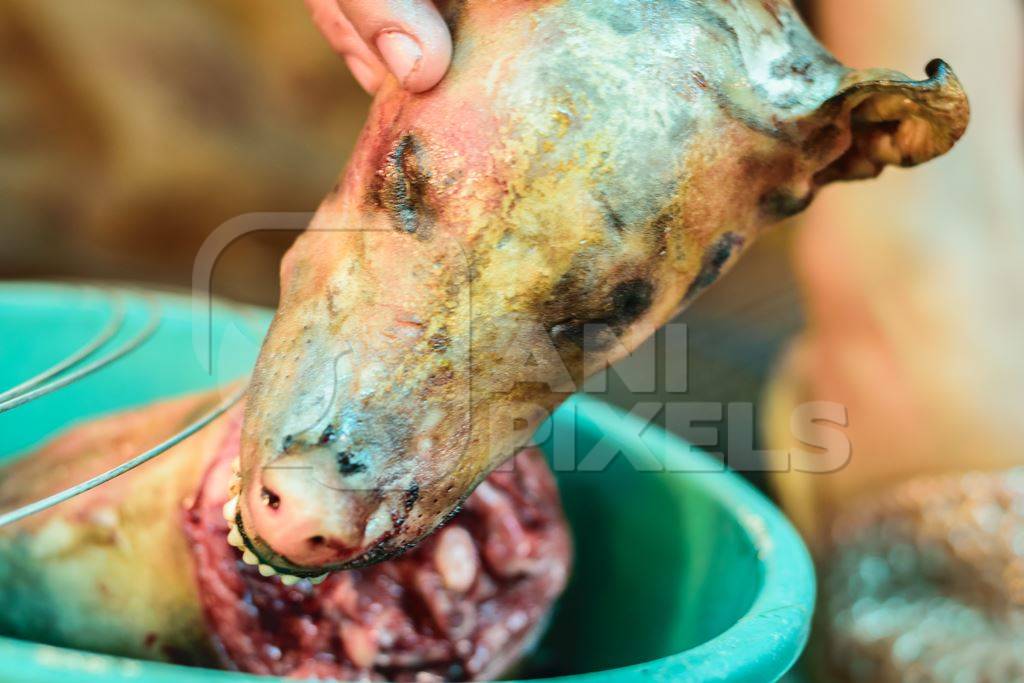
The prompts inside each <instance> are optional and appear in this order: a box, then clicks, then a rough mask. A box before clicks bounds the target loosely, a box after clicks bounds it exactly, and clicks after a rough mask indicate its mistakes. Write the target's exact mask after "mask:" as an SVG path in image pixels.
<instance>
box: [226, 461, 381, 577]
mask: <svg viewBox="0 0 1024 683" xmlns="http://www.w3.org/2000/svg"><path fill="white" fill-rule="evenodd" d="M361 498H362V496H361V495H360V493H359V492H349V491H336V490H333V489H330V488H328V487H326V486H324V485H322V484H319V483H318V482H317V481H316V480H315V477H314V476H313V473H312V471H311V470H310V469H308V468H274V467H268V468H265V469H264V470H263V471H262V472H261V473H260V475H259V476H258V477H257V478H256V481H255V482H254V485H253V486H252V487H251V488H250V489H249V491H248V492H247V495H246V501H245V502H246V506H247V508H248V513H249V515H248V522H249V524H248V527H249V528H248V529H247V532H248V533H251V534H252V535H253V536H255V537H257V538H258V539H259V540H261V541H263V542H264V543H265V544H267V545H268V546H270V548H271V549H272V550H273V551H274V552H276V553H277V554H279V555H281V556H283V557H284V558H285V559H286V560H288V561H289V562H291V563H292V564H295V565H298V566H302V567H320V566H326V565H332V564H339V563H342V562H345V561H346V560H350V559H353V558H355V557H356V556H358V555H360V554H362V553H363V552H365V550H366V549H365V548H363V547H362V545H363V542H364V537H365V531H366V523H365V520H366V519H367V517H366V514H365V512H363V508H364V504H365V502H366V501H363V500H361Z"/></svg>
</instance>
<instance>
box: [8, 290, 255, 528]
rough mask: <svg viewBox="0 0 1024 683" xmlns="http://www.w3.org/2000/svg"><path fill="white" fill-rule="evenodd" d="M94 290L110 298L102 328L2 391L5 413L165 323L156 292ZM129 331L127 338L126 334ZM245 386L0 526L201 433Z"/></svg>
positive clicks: (85, 372)
mask: <svg viewBox="0 0 1024 683" xmlns="http://www.w3.org/2000/svg"><path fill="white" fill-rule="evenodd" d="M81 286H82V287H84V288H87V289H91V290H93V291H94V292H95V293H96V294H98V295H99V296H101V297H104V298H105V299H106V300H107V301H109V311H110V313H109V317H108V319H107V320H105V321H104V323H103V324H102V327H101V328H100V329H99V331H98V332H97V333H96V334H95V335H94V336H93V337H92V338H91V339H90V340H89V341H87V342H86V343H84V344H83V345H81V346H80V347H78V348H76V349H74V350H73V351H71V352H70V353H68V354H67V355H66V356H64V357H63V358H59V359H56V360H55V361H54V362H53V363H52V364H50V365H49V366H48V367H47V368H45V369H44V370H42V371H41V372H38V373H36V374H35V375H33V376H32V377H30V378H28V379H26V380H24V381H21V382H19V383H18V384H17V385H15V386H13V387H10V388H8V389H3V390H2V391H0V414H3V413H6V412H8V411H11V410H14V409H16V408H18V407H20V406H23V405H25V404H27V403H29V402H31V401H35V400H37V399H40V398H42V397H44V396H47V395H49V394H52V393H54V392H57V391H59V390H61V389H64V388H66V387H68V386H70V385H71V384H73V383H75V382H78V381H80V380H82V379H84V378H85V377H87V376H89V375H91V374H93V373H96V372H99V371H101V370H103V369H105V368H108V367H110V366H112V365H113V364H115V363H117V362H118V361H120V360H123V359H124V358H126V357H127V356H128V355H129V354H131V353H132V352H134V351H137V350H138V349H140V348H141V347H142V346H143V345H145V344H146V343H147V341H149V340H150V339H152V337H153V335H154V334H155V333H156V331H157V329H158V328H159V326H160V322H161V307H160V301H159V299H158V297H157V296H155V295H154V294H153V293H151V292H145V291H141V290H128V289H125V288H113V287H101V286H90V285H81ZM129 291H130V292H131V293H132V294H134V295H137V296H138V298H139V300H141V301H142V302H144V306H145V319H144V322H143V323H142V325H141V327H140V328H139V329H138V330H137V331H135V332H131V331H130V330H128V329H127V328H126V313H125V310H126V301H125V297H126V294H127V293H128V292H129ZM126 333H127V336H126ZM245 388H246V387H245V386H244V383H243V386H241V387H240V388H239V389H237V390H235V391H233V392H232V393H231V394H230V395H228V396H227V397H226V398H225V399H224V400H223V401H221V402H220V403H219V404H218V405H217V406H215V407H214V408H213V409H211V410H210V411H208V412H207V413H205V414H204V415H202V416H201V417H199V418H198V419H196V420H195V421H193V422H192V423H190V424H189V425H187V426H186V427H185V428H183V429H181V430H180V431H178V432H177V433H175V434H173V435H171V436H170V437H169V438H167V439H165V440H164V441H163V442H161V443H160V444H158V445H156V446H154V447H153V448H150V449H149V450H147V451H145V452H143V453H139V454H138V455H136V456H134V457H132V458H129V459H128V460H126V461H125V462H123V463H121V464H120V465H118V466H117V467H114V468H111V469H109V470H107V471H105V472H102V473H100V474H98V475H96V476H94V477H92V478H90V479H87V480H86V481H83V482H81V483H79V484H76V485H74V486H71V487H69V488H66V489H64V490H62V491H59V492H57V493H55V494H53V495H51V496H47V497H45V498H42V499H40V500H37V501H35V502H32V503H29V504H27V505H24V506H21V507H18V508H15V509H13V510H10V511H7V512H3V513H0V527H3V526H7V525H9V524H13V523H15V522H18V521H20V520H22V519H25V518H26V517H29V516H30V515H34V514H36V513H39V512H42V511H43V510H46V509H48V508H51V507H53V506H54V505H58V504H59V503H62V502H64V501H67V500H70V499H72V498H74V497H75V496H78V495H80V494H82V493H85V492H86V491H89V490H91V489H94V488H96V487H98V486H101V485H103V484H105V483H107V482H109V481H111V480H112V479H115V478H116V477H119V476H120V475H122V474H124V473H126V472H129V471H131V470H133V469H135V468H136V467H139V466H140V465H142V464H144V463H146V462H149V461H150V460H152V459H154V458H156V457H157V456H159V455H161V454H163V453H165V452H166V451H168V450H169V449H171V448H172V447H174V446H175V445H177V444H179V443H181V442H182V441H184V440H185V439H187V438H189V437H190V436H192V435H193V434H195V433H196V432H198V431H200V430H201V429H203V428H204V427H206V426H207V425H209V424H210V423H211V422H213V421H214V420H216V419H217V418H218V417H220V416H221V415H223V414H224V413H225V412H227V411H228V410H229V409H230V408H231V407H232V406H234V405H235V404H236V403H238V402H239V401H240V400H241V398H242V396H243V395H244V393H245Z"/></svg>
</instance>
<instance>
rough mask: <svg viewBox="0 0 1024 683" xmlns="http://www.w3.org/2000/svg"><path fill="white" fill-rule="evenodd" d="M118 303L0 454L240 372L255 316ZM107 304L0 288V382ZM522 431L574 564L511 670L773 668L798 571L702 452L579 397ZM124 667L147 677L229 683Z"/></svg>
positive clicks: (24, 374)
mask: <svg viewBox="0 0 1024 683" xmlns="http://www.w3.org/2000/svg"><path fill="white" fill-rule="evenodd" d="M121 300H122V302H123V303H122V306H123V310H124V326H123V328H124V329H122V330H121V331H119V332H118V333H117V334H115V335H114V336H113V338H112V339H110V340H109V341H108V342H107V343H105V344H104V345H103V347H102V348H101V349H100V351H99V352H98V356H99V357H102V356H103V355H104V354H106V353H110V352H116V351H117V349H119V348H122V347H123V345H124V343H125V342H126V341H130V340H131V339H133V338H134V337H136V336H137V335H138V334H139V333H140V331H145V330H146V328H147V325H149V321H150V320H151V316H152V311H153V303H152V302H153V301H154V300H155V301H156V303H157V305H158V307H159V310H158V312H157V313H156V315H157V316H158V317H159V320H160V324H159V327H158V328H157V329H156V331H155V333H154V334H153V335H152V336H150V337H148V338H147V340H146V341H145V342H143V343H142V344H140V345H139V346H138V348H136V349H134V350H132V351H130V352H128V353H126V354H125V355H124V356H123V357H122V358H120V359H119V360H118V361H117V362H114V363H112V364H111V365H109V366H108V367H105V368H103V369H101V370H99V371H97V372H95V373H93V374H90V375H89V376H88V377H86V378H84V379H82V380H80V381H78V382H75V383H74V384H72V385H70V386H68V387H66V388H64V389H61V390H59V391H56V392H54V393H53V394H50V395H48V396H46V397H43V398H41V399H39V400H37V401H33V402H31V403H28V404H26V405H23V406H20V407H17V408H15V409H13V410H10V411H8V412H4V413H0V459H2V458H4V457H10V456H12V455H15V454H17V453H19V452H22V451H24V450H25V449H26V448H29V447H31V446H33V445H35V444H38V443H39V442H41V441H43V440H45V439H46V438H47V436H48V435H50V434H53V433H54V432H56V431H59V430H61V429H63V428H66V427H67V426H68V425H70V424H72V423H73V422H75V421H77V420H80V419H84V418H87V417H89V416H93V415H96V414H101V413H104V412H109V411H111V410H114V409H117V408H123V407H127V406H132V405H138V404H141V403H145V402H147V401H151V400H154V399H156V398H159V397H166V396H169V395H173V394H181V393H184V392H187V391H193V390H197V389H200V388H207V387H212V386H217V385H219V384H222V383H224V382H226V381H229V380H231V379H235V378H237V377H239V376H244V375H245V374H246V373H247V372H248V370H249V369H250V368H251V366H252V363H253V361H254V359H255V357H256V354H257V352H258V348H259V342H260V339H261V338H262V334H263V331H264V330H265V326H266V324H267V322H268V321H269V312H267V311H263V310H259V309H246V308H240V307H234V306H228V305H225V304H221V303H218V304H216V305H215V306H214V307H213V308H212V311H213V314H212V315H211V314H210V311H211V309H210V307H209V306H204V305H203V303H202V302H201V301H200V302H199V305H198V306H196V307H193V303H192V302H191V301H190V300H188V299H186V298H183V297H178V296H174V295H167V294H161V295H157V296H156V297H155V299H152V298H147V297H146V296H142V295H141V294H140V293H138V292H134V293H123V294H122V295H121ZM116 309H117V305H116V304H112V300H111V298H110V295H109V293H105V292H102V291H98V290H93V289H82V288H75V287H70V286H63V285H62V286H52V285H38V284H34V285H29V284H19V285H5V286H2V287H0V344H2V347H0V348H2V353H0V392H2V391H4V390H5V389H6V388H7V387H10V386H14V385H16V384H18V383H19V382H22V381H24V380H25V379H26V378H29V377H32V376H34V375H36V374H37V373H39V372H41V371H43V370H44V369H45V368H47V367H49V366H50V365H52V364H53V363H54V362H55V361H57V360H59V359H60V358H62V357H64V356H66V355H68V354H71V353H73V352H74V351H75V350H76V349H80V348H82V347H83V345H86V344H88V343H89V342H90V340H92V339H94V338H96V335H97V334H98V333H99V332H100V331H101V330H103V329H104V327H105V325H107V324H108V323H109V321H110V319H111V317H112V316H113V315H115V313H116ZM207 329H208V330H209V335H206V331H207ZM207 360H209V365H208V364H207ZM87 362H88V361H87ZM0 405H2V400H0ZM539 434H540V435H542V436H544V437H545V439H544V441H543V442H542V445H543V446H544V448H545V450H546V451H547V452H548V454H549V456H550V458H551V460H552V463H553V466H554V468H555V470H556V472H557V475H558V479H559V485H560V489H561V493H562V497H563V502H564V504H565V510H566V513H567V515H568V517H569V521H570V524H571V525H572V529H573V534H574V540H575V544H576V559H575V565H574V571H573V577H572V580H571V583H570V586H569V589H568V591H567V593H566V594H565V596H564V597H563V598H562V600H561V601H560V603H559V606H558V608H557V610H556V613H555V616H554V618H553V621H552V623H551V626H550V628H549V629H548V631H547V634H546V635H545V637H544V638H543V640H542V642H541V643H540V645H539V647H538V648H537V650H536V652H535V654H534V655H532V656H531V658H530V659H529V660H528V661H527V662H525V663H524V665H523V666H522V668H521V670H520V671H519V673H518V675H520V676H521V677H522V678H535V677H550V676H580V675H583V676H584V677H586V674H587V673H588V672H599V671H603V672H606V673H602V674H600V676H601V679H602V680H607V679H609V678H621V679H623V680H632V679H637V678H647V677H649V676H655V677H663V676H668V677H669V678H668V679H667V680H704V679H706V678H707V677H708V676H710V675H715V676H717V677H718V679H720V680H736V681H739V680H751V681H759V682H761V681H770V680H774V679H776V678H778V677H779V676H781V675H782V674H783V673H784V672H785V671H786V670H787V669H788V668H789V666H790V665H791V664H792V662H793V660H794V659H795V658H796V656H797V655H798V654H799V651H800V649H801V648H802V647H803V644H804V641H805V639H806V634H807V628H808V624H809V621H810V612H811V609H812V605H813V591H814V588H813V574H812V573H811V569H810V563H809V560H808V559H807V555H806V552H805V551H804V549H803V546H802V545H801V544H800V542H799V540H797V538H796V536H795V534H794V533H793V532H792V529H791V528H790V527H789V526H788V524H786V522H785V521H784V520H783V519H782V518H781V516H780V515H779V514H778V512H777V511H776V510H775V509H774V508H773V507H772V506H771V505H770V504H769V503H767V501H765V500H764V499H763V498H761V497H760V496H759V494H757V493H756V492H755V491H753V490H752V489H750V488H749V487H747V486H746V485H745V484H744V483H743V482H741V481H740V480H739V478H738V477H736V476H735V475H732V474H730V473H727V472H724V471H722V468H721V466H720V465H719V464H718V463H717V462H715V461H713V460H712V459H710V458H709V457H707V456H706V455H703V454H701V453H699V452H697V451H695V450H693V449H691V448H690V447H689V446H688V445H687V444H685V443H683V442H682V441H679V440H678V439H676V438H674V437H671V436H669V435H667V434H666V433H665V432H664V431H662V430H660V429H659V428H657V427H653V426H650V427H646V428H645V427H644V425H643V424H642V423H641V422H639V421H637V420H635V419H634V418H631V417H629V416H627V415H624V414H623V413H622V412H621V411H618V410H617V409H614V408H612V407H610V406H608V405H607V404H605V403H602V402H600V401H598V400H596V399H593V398H589V397H586V396H580V397H576V398H574V399H573V400H571V401H569V402H568V403H567V404H566V405H565V406H564V407H563V408H562V409H560V410H559V411H558V412H557V413H556V415H555V416H554V417H553V419H552V420H551V421H550V423H549V424H548V425H546V426H545V427H544V428H543V429H541V430H540V432H539ZM31 647H33V646H31V645H29V644H26V643H18V642H16V641H12V640H9V639H3V638H0V660H4V659H8V658H9V657H13V656H15V654H16V653H18V652H20V653H21V654H22V655H24V656H25V657H26V658H27V660H29V661H24V662H21V663H19V664H18V666H17V667H16V669H17V671H19V672H21V673H23V674H24V678H23V680H59V679H60V678H61V677H64V676H66V675H67V672H66V671H63V673H62V671H61V670H60V669H59V668H58V669H52V667H50V668H48V665H46V664H40V663H39V662H38V661H31V660H32V652H33V651H31V650H29V649H26V648H31ZM19 648H20V649H19ZM51 650H52V651H56V650H55V649H54V648H50V650H47V651H51ZM36 659H38V658H36ZM106 659H109V660H110V661H115V660H113V659H112V658H106ZM133 667H135V668H133V669H132V670H133V671H135V670H137V669H138V668H139V667H142V670H144V671H145V672H146V674H147V678H149V679H150V680H162V677H163V676H167V677H168V678H167V680H196V681H198V680H222V679H224V677H228V678H238V676H237V675H234V674H225V673H223V672H205V671H198V670H183V669H180V668H177V667H169V666H163V665H156V664H134V663H133ZM610 669H615V671H614V672H608V671H607V670H610ZM118 670H119V669H117V668H109V669H104V671H105V672H106V673H102V675H100V674H97V677H94V676H93V675H92V674H89V675H88V678H82V679H80V680H119V675H118V674H116V673H110V672H116V671H118ZM79 673H81V672H79ZM83 675H85V674H83ZM15 680H22V679H15ZM259 680H266V679H259Z"/></svg>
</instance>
